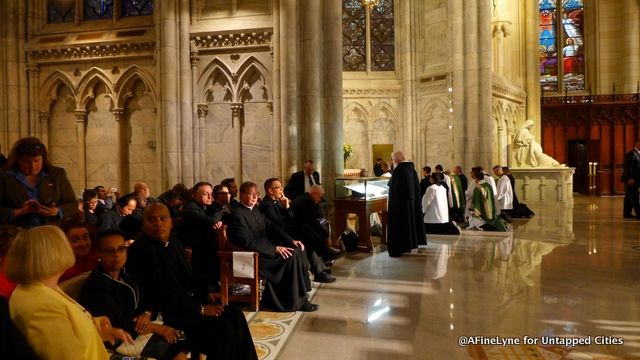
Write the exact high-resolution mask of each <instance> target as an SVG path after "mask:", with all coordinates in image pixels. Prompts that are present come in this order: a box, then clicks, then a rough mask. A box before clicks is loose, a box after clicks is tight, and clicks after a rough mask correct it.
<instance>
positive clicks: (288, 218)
mask: <svg viewBox="0 0 640 360" xmlns="http://www.w3.org/2000/svg"><path fill="white" fill-rule="evenodd" d="M259 208H260V211H262V213H263V214H264V215H265V216H266V217H267V219H269V221H271V223H273V224H275V225H276V226H279V227H280V228H282V229H284V230H285V231H286V229H288V228H290V227H291V226H293V213H292V212H291V207H289V209H285V208H284V206H282V204H280V202H279V201H277V200H273V199H272V198H270V197H269V196H265V197H264V198H262V201H260V206H259Z"/></svg>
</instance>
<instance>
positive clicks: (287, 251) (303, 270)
mask: <svg viewBox="0 0 640 360" xmlns="http://www.w3.org/2000/svg"><path fill="white" fill-rule="evenodd" d="M257 187H258V186H257V185H256V184H255V183H252V182H245V183H243V184H242V185H241V186H240V205H238V206H237V207H236V208H235V209H234V212H233V215H234V216H233V219H232V221H231V224H230V225H229V227H228V228H227V234H228V236H229V241H231V242H232V243H233V244H234V245H236V246H239V247H241V248H243V249H246V250H249V251H256V252H259V253H260V276H261V277H262V278H264V279H265V280H266V284H265V286H264V291H263V293H262V305H263V306H266V307H268V308H270V309H272V310H276V311H297V310H301V311H316V310H317V309H318V305H315V304H312V303H310V302H309V300H308V298H307V293H308V292H309V291H310V290H311V281H310V280H309V276H308V275H307V271H308V269H307V260H306V259H305V255H304V252H303V251H304V245H303V244H302V242H300V241H297V240H293V239H292V238H291V237H290V236H289V235H288V234H287V233H286V232H284V231H283V230H282V229H280V228H279V227H278V226H275V225H274V224H272V223H271V222H270V221H269V220H267V218H266V216H265V215H264V214H263V213H262V211H260V209H259V208H258V207H257V206H256V205H257V203H258V188H257Z"/></svg>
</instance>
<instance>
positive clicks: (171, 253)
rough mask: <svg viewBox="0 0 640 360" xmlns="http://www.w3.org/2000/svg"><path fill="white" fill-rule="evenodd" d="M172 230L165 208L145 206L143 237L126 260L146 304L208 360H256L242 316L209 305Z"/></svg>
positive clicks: (207, 295)
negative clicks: (179, 331)
mask: <svg viewBox="0 0 640 360" xmlns="http://www.w3.org/2000/svg"><path fill="white" fill-rule="evenodd" d="M171 226H172V222H171V216H170V215H169V210H168V209H167V207H166V206H164V205H163V204H159V203H155V204H151V205H149V206H147V208H146V209H145V211H144V217H143V225H142V235H141V236H140V238H139V239H138V240H136V241H135V242H134V243H133V245H131V247H130V248H129V256H128V260H127V269H128V270H129V271H131V273H132V275H133V276H134V277H135V278H136V279H137V280H138V285H139V287H140V297H141V299H143V300H142V301H143V302H144V303H147V304H150V305H151V307H152V308H153V310H154V311H159V312H161V313H162V318H163V320H164V323H165V325H167V326H171V327H173V328H175V329H181V330H184V332H185V334H186V341H187V345H188V347H189V350H191V351H194V352H199V353H201V354H205V355H207V358H209V359H229V360H232V359H257V358H258V356H257V355H256V350H255V347H254V345H253V339H252V338H251V334H250V333H249V327H248V326H247V322H246V320H245V317H244V315H243V314H242V312H241V311H240V310H238V309H236V308H235V307H232V306H226V307H222V306H221V305H214V304H212V303H211V302H210V301H211V300H212V299H213V298H214V297H213V294H211V293H208V289H207V286H206V283H205V282H203V281H202V279H201V278H200V277H198V275H197V274H196V273H195V272H194V271H193V269H192V268H191V266H190V265H189V263H188V262H187V258H186V254H185V249H184V247H182V244H181V243H180V241H177V240H176V239H173V238H171V237H170V234H171Z"/></svg>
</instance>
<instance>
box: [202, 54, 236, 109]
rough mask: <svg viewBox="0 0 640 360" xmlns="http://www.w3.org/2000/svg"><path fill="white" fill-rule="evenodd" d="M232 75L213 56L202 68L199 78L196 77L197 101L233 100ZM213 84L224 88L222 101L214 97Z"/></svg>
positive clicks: (225, 66)
mask: <svg viewBox="0 0 640 360" xmlns="http://www.w3.org/2000/svg"><path fill="white" fill-rule="evenodd" d="M233 78H234V76H233V74H232V73H231V71H230V70H229V68H228V67H227V65H225V64H224V63H223V62H222V61H221V60H220V59H219V58H217V57H216V58H214V59H213V60H211V62H210V63H209V64H207V66H206V67H205V68H204V70H203V71H202V74H201V75H200V78H199V79H198V88H199V89H200V93H199V94H198V99H197V103H198V104H200V103H212V102H214V101H216V102H232V101H233V88H232V87H233V80H232V79H233ZM215 84H219V86H220V87H221V88H222V89H223V90H224V93H225V95H224V96H223V98H222V99H220V100H222V101H218V99H215V98H214V95H213V94H214V92H215Z"/></svg>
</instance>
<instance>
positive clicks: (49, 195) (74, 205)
mask: <svg viewBox="0 0 640 360" xmlns="http://www.w3.org/2000/svg"><path fill="white" fill-rule="evenodd" d="M43 171H45V172H46V174H47V175H46V176H44V177H42V179H41V180H40V182H39V183H38V185H37V189H38V199H37V200H38V202H39V203H40V204H42V205H45V206H50V205H51V204H52V203H55V204H56V206H57V207H58V208H60V210H61V211H62V215H63V216H64V217H65V218H68V217H71V216H73V215H75V214H76V213H77V212H78V200H76V195H75V194H74V192H73V189H72V188H71V183H70V182H69V179H67V173H66V172H65V171H64V169H63V168H59V167H56V166H47V167H43ZM29 199H30V198H29V194H28V193H27V190H26V189H25V187H24V186H23V185H22V184H21V183H20V182H19V181H18V179H17V178H16V176H15V175H14V173H13V171H12V170H11V169H9V170H7V171H5V172H4V173H2V174H1V175H0V222H1V223H9V218H10V217H11V213H12V211H13V210H14V209H18V208H21V207H22V204H24V203H25V202H26V201H27V200H29ZM59 220H60V218H59V217H56V216H54V217H50V218H47V219H45V221H44V222H45V223H49V222H57V221H59ZM10 223H11V224H13V225H16V226H21V227H31V225H30V224H29V219H28V217H27V216H21V217H19V218H17V219H13V220H12V221H11V222H10Z"/></svg>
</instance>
